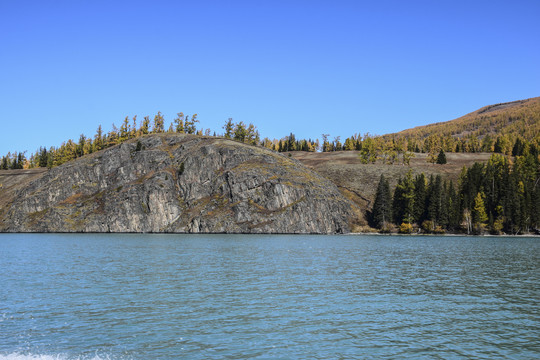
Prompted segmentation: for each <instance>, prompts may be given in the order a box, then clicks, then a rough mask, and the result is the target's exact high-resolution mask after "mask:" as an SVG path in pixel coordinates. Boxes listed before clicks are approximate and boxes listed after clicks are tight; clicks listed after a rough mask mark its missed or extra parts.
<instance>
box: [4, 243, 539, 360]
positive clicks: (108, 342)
mask: <svg viewBox="0 0 540 360" xmlns="http://www.w3.org/2000/svg"><path fill="white" fill-rule="evenodd" d="M539 250H540V239H539V238H521V237H520V238H517V237H515V238H514V237H451V236H446V237H427V236H422V237H414V236H364V235H358V236H356V235H350V236H287V235H281V236H273V235H272V236H271V235H262V236H261V235H256V236H253V235H126V234H114V235H113V234H76V235H68V234H0V269H1V272H0V359H10V360H13V359H17V360H19V359H20V360H22V359H35V360H38V359H39V360H45V359H47V360H48V359H55V360H56V359H58V360H64V359H95V360H98V359H111V360H112V359H363V358H387V359H390V358H391V359H399V358H410V359H419V358H426V359H495V358H497V359H533V358H540V305H539V302H540V252H539Z"/></svg>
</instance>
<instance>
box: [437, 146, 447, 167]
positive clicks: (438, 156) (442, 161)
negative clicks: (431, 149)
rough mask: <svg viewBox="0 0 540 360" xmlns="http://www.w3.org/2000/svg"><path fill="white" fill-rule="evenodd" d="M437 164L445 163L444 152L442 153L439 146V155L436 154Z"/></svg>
mask: <svg viewBox="0 0 540 360" xmlns="http://www.w3.org/2000/svg"><path fill="white" fill-rule="evenodd" d="M437 164H439V165H444V164H446V154H445V153H444V151H443V149H442V148H441V151H439V155H437Z"/></svg>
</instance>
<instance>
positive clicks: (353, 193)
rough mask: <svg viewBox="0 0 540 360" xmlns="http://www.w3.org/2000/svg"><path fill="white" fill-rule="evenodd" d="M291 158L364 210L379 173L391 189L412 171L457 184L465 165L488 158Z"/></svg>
mask: <svg viewBox="0 0 540 360" xmlns="http://www.w3.org/2000/svg"><path fill="white" fill-rule="evenodd" d="M291 154H292V156H293V157H294V158H295V159H297V160H299V161H300V162H302V163H303V164H304V165H306V166H307V167H309V168H311V169H313V170H314V171H316V172H318V173H319V174H321V175H322V176H324V177H326V178H327V179H329V180H331V181H332V182H333V183H334V184H336V186H337V187H338V188H339V189H340V191H341V192H342V193H343V194H344V195H345V196H347V197H348V198H349V199H351V200H352V201H354V202H355V203H356V204H357V205H358V206H359V207H360V208H362V209H363V210H368V209H370V208H371V206H372V205H373V200H374V199H375V192H376V190H377V183H378V181H379V178H380V176H381V174H383V175H384V176H385V177H386V178H387V179H389V180H390V185H391V187H392V188H394V187H395V185H396V184H397V180H398V178H399V177H400V176H401V177H403V176H405V174H406V173H407V172H408V171H409V170H411V171H412V172H413V173H414V174H420V173H424V174H426V175H427V176H430V175H434V176H436V175H441V176H442V178H443V179H447V180H452V181H453V182H454V184H457V181H458V178H459V174H460V172H461V170H462V169H463V167H464V166H467V167H470V166H472V165H473V164H474V163H475V162H480V163H484V162H486V161H487V160H488V159H489V157H490V156H491V155H490V154H488V153H474V154H467V153H449V154H447V155H446V156H447V160H448V163H447V164H445V165H437V164H432V163H430V162H428V161H426V159H427V154H415V157H414V158H412V159H411V163H410V166H403V165H389V164H384V163H376V164H363V163H362V161H361V159H360V155H359V152H358V151H335V152H326V153H313V152H301V151H297V152H292V153H291Z"/></svg>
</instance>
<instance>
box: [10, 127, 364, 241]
mask: <svg viewBox="0 0 540 360" xmlns="http://www.w3.org/2000/svg"><path fill="white" fill-rule="evenodd" d="M13 197H14V200H13V201H12V202H11V203H9V204H7V205H5V208H4V209H3V211H2V212H1V213H0V217H1V219H0V231H4V232H179V233H182V232H189V233H198V232H216V233H324V234H327V233H346V232H349V231H350V225H349V224H350V222H351V218H352V216H353V215H352V210H351V204H350V203H349V201H348V200H347V199H345V198H344V197H343V196H342V195H341V194H340V193H339V191H338V189H337V188H336V186H335V185H334V184H333V183H331V182H330V181H328V180H326V179H325V178H323V177H321V176H320V175H318V174H316V173H314V172H313V171H311V170H309V169H307V168H306V167H304V166H303V165H302V164H300V163H299V162H298V161H296V160H294V159H290V158H287V157H285V156H282V155H280V154H277V153H275V152H272V151H269V150H267V149H264V148H259V147H254V146H248V145H244V144H241V143H237V142H234V141H231V140H226V139H222V138H215V137H200V136H193V135H181V134H159V135H149V136H145V137H142V138H139V139H137V140H131V141H128V142H125V143H123V144H121V145H118V146H115V147H112V148H109V149H107V150H104V151H100V152H97V153H94V154H91V155H88V156H85V157H82V158H80V159H77V160H75V161H71V162H69V163H66V164H64V165H62V166H59V167H56V168H53V169H51V170H50V171H47V172H45V173H43V175H42V176H40V177H39V178H37V179H35V180H33V181H32V182H30V183H29V184H27V185H25V186H24V187H23V188H22V189H18V190H17V193H16V194H15V195H14V196H13Z"/></svg>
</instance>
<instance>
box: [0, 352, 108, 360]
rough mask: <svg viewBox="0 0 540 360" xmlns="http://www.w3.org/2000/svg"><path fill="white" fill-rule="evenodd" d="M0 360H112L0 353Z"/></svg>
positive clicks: (105, 359) (106, 358)
mask: <svg viewBox="0 0 540 360" xmlns="http://www.w3.org/2000/svg"><path fill="white" fill-rule="evenodd" d="M0 360H113V358H110V357H109V356H107V357H100V356H94V357H82V356H77V357H73V356H67V355H61V354H58V355H44V354H20V353H13V354H7V355H5V354H0Z"/></svg>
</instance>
